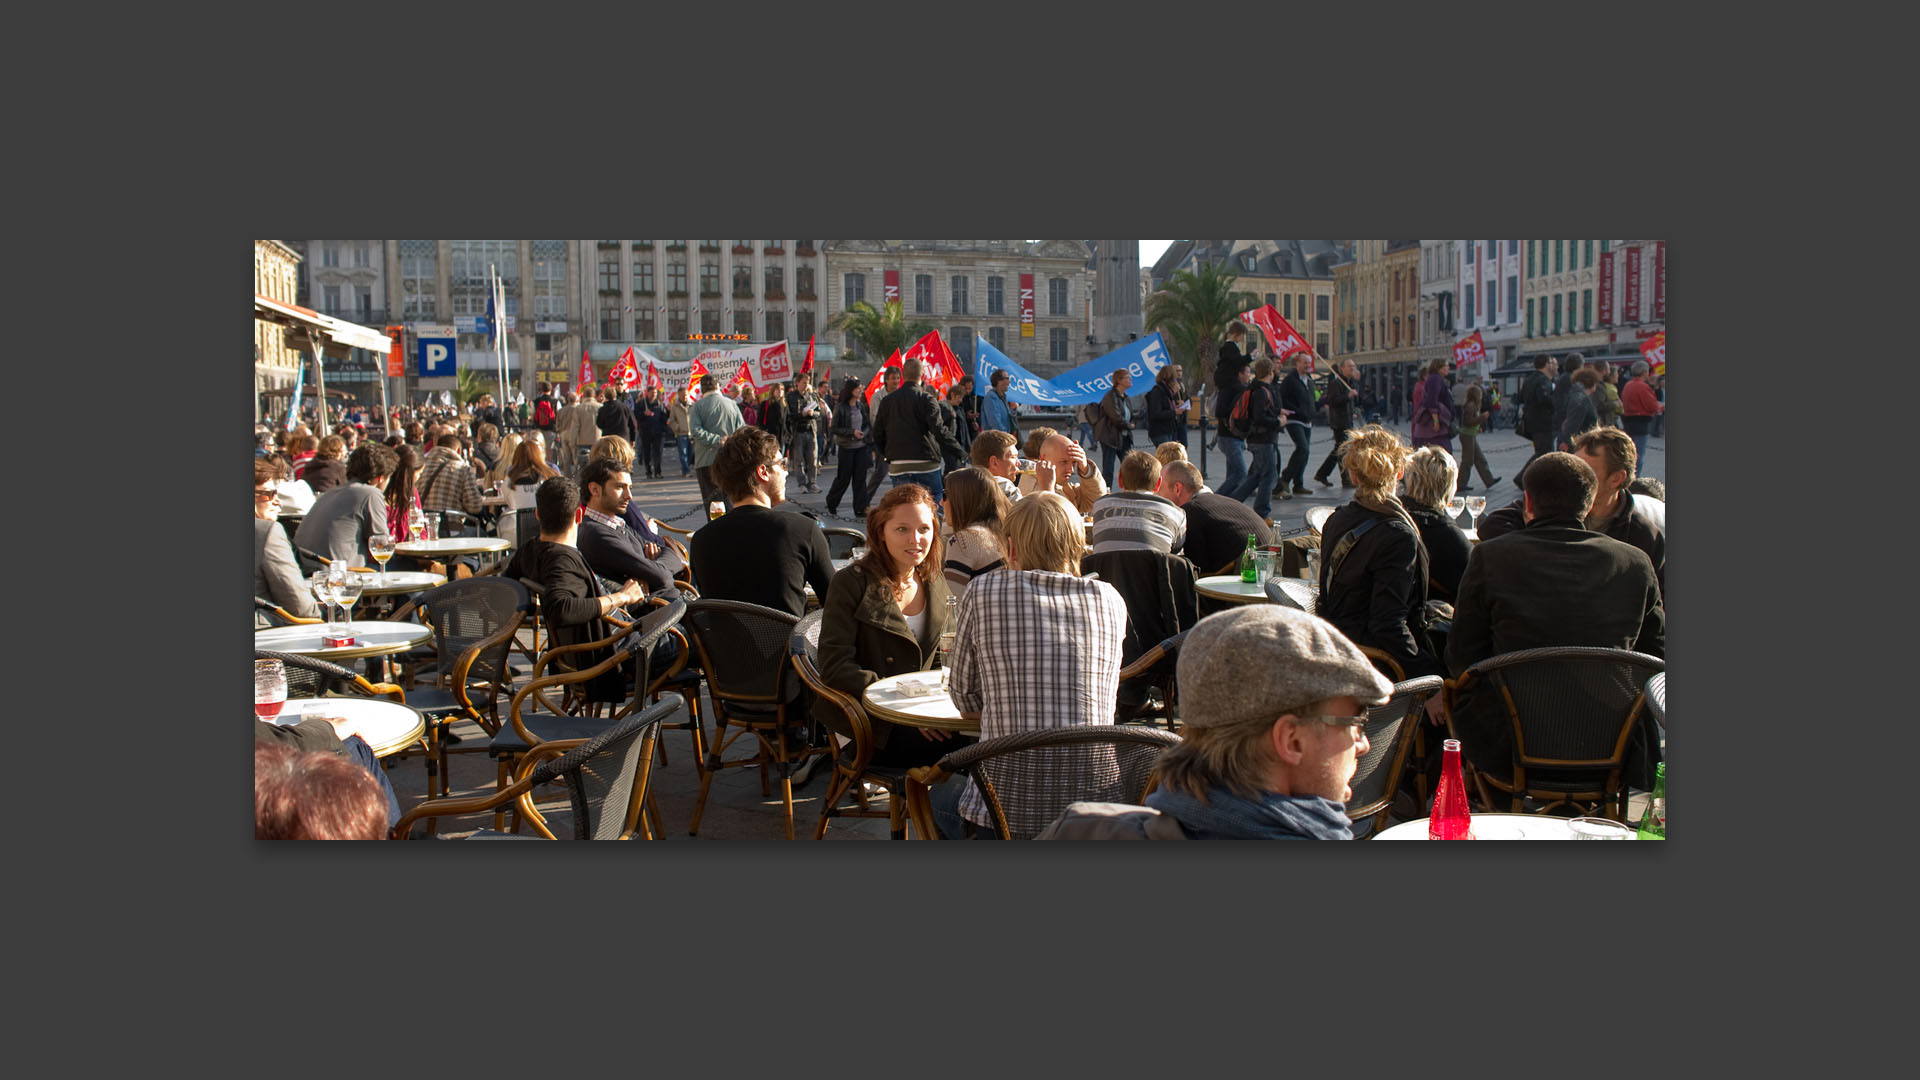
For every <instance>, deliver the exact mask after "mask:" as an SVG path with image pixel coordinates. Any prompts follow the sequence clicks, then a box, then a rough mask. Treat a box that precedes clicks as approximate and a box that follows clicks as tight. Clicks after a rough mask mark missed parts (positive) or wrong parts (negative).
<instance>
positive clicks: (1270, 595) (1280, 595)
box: [1267, 577, 1320, 615]
mask: <svg viewBox="0 0 1920 1080" xmlns="http://www.w3.org/2000/svg"><path fill="white" fill-rule="evenodd" d="M1267 599H1268V600H1271V601H1273V602H1274V603H1276V604H1279V605H1281V606H1282V607H1290V608H1299V609H1300V610H1301V611H1304V612H1306V613H1307V614H1309V615H1311V614H1314V612H1315V609H1316V608H1318V607H1319V604H1320V590H1319V589H1318V588H1315V587H1314V584H1313V582H1311V581H1308V580H1307V579H1306V578H1290V577H1270V578H1268V579H1267Z"/></svg>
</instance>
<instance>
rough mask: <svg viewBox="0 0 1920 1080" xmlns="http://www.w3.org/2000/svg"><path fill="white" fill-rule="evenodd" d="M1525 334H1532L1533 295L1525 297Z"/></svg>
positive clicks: (1529, 335)
mask: <svg viewBox="0 0 1920 1080" xmlns="http://www.w3.org/2000/svg"><path fill="white" fill-rule="evenodd" d="M1527 336H1528V337H1532V336H1533V297H1531V296H1529V297H1527Z"/></svg>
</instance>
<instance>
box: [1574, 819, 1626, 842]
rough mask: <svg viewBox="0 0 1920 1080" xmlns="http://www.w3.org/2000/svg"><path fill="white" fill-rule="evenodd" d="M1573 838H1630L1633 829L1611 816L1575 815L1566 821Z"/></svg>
mask: <svg viewBox="0 0 1920 1080" xmlns="http://www.w3.org/2000/svg"><path fill="white" fill-rule="evenodd" d="M1567 828H1568V829H1571V830H1572V831H1573V838H1574V839H1575V840H1631V839H1633V830H1632V829H1630V828H1628V827H1627V826H1625V825H1622V824H1620V823H1619V822H1617V821H1614V820H1612V819H1611V818H1603V817H1577V818H1573V819H1571V820H1569V821H1568V822H1567Z"/></svg>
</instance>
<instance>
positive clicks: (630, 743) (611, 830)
mask: <svg viewBox="0 0 1920 1080" xmlns="http://www.w3.org/2000/svg"><path fill="white" fill-rule="evenodd" d="M678 707H679V703H678V702H672V701H662V702H658V703H656V704H653V705H650V706H648V707H647V708H645V709H643V710H641V711H640V712H636V713H631V714H629V715H627V716H624V717H622V718H621V719H619V720H618V721H616V722H614V724H613V725H612V726H611V727H609V728H607V729H606V730H604V731H602V732H600V733H599V734H598V735H595V736H593V737H592V738H590V739H588V740H586V741H585V742H582V743H577V744H574V745H573V747H572V749H567V750H562V749H560V748H559V746H558V744H554V743H548V744H545V745H543V746H540V747H537V748H535V749H534V750H533V751H532V752H530V753H529V754H528V755H527V761H526V765H527V766H528V767H527V768H524V769H523V770H522V771H523V775H522V776H521V777H520V778H519V779H518V780H516V781H515V782H514V783H513V785H512V786H510V787H507V788H504V789H502V790H500V791H497V792H495V793H494V794H492V795H488V796H485V797H482V798H473V799H441V800H436V801H435V802H433V803H431V804H424V803H423V804H422V805H420V806H416V807H414V808H413V809H412V810H410V811H408V812H407V813H406V814H404V815H402V816H401V818H400V820H399V821H398V822H396V823H395V824H394V826H393V829H392V831H391V832H389V833H388V837H389V839H394V840H400V839H405V838H406V837H407V834H408V833H409V831H410V830H411V829H412V828H413V823H414V822H415V821H417V820H419V819H420V818H422V817H427V818H429V826H428V829H429V831H428V835H432V831H431V830H432V825H431V818H432V816H435V815H437V816H447V815H452V814H478V813H484V812H486V811H488V810H492V811H495V817H496V820H497V819H498V816H499V814H498V812H499V810H500V808H501V807H503V806H505V805H506V804H507V803H510V802H512V803H517V804H518V808H519V817H520V820H523V821H526V822H528V823H529V824H531V825H532V826H533V828H534V831H536V832H538V833H539V834H540V835H541V836H543V837H545V838H546V839H548V840H554V839H558V838H557V837H555V836H554V835H553V832H552V831H551V830H550V829H548V828H547V821H546V818H545V817H543V816H542V815H541V813H540V811H539V810H538V809H536V808H535V807H534V804H533V793H534V791H535V789H537V788H538V787H539V786H540V785H541V784H544V783H548V782H550V781H554V780H561V781H564V782H565V783H566V786H567V794H568V796H569V798H570V800H571V802H572V811H573V838H574V839H575V840H628V839H632V838H633V835H634V832H635V830H636V829H643V830H644V836H645V838H646V839H654V838H655V836H656V833H655V832H654V831H653V830H645V829H644V827H643V826H642V824H641V823H642V821H643V820H644V819H643V817H642V809H643V807H650V806H651V805H652V795H653V788H652V777H653V744H654V742H655V740H656V739H658V737H659V730H660V721H661V720H663V719H665V718H666V717H667V716H668V715H670V714H671V713H672V712H673V711H674V710H675V709H676V708H678ZM655 826H656V827H657V826H658V820H657V819H656V820H655ZM472 839H475V840H531V839H533V837H530V836H521V835H519V834H517V833H502V832H496V831H490V830H484V829H483V830H481V831H480V832H477V833H475V834H474V835H473V837H472Z"/></svg>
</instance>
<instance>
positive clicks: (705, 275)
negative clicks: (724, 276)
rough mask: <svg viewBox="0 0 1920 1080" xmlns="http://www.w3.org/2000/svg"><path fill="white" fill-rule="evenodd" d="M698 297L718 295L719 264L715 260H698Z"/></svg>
mask: <svg viewBox="0 0 1920 1080" xmlns="http://www.w3.org/2000/svg"><path fill="white" fill-rule="evenodd" d="M700 295H701V296H719V295H720V263H719V260H717V259H701V260H700Z"/></svg>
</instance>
